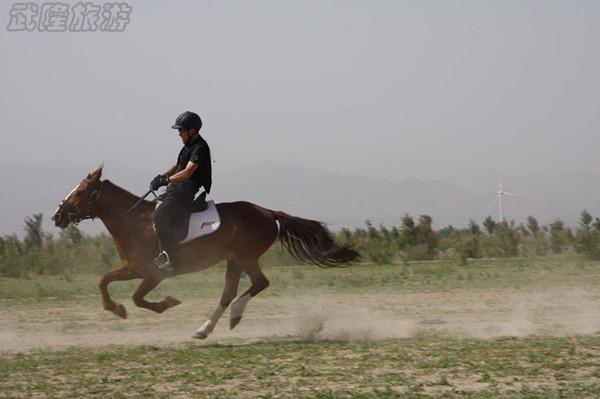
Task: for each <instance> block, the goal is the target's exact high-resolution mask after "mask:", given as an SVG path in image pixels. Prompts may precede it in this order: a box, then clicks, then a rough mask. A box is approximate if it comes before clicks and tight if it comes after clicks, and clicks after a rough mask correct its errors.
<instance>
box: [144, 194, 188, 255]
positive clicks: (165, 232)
mask: <svg viewBox="0 0 600 399" xmlns="http://www.w3.org/2000/svg"><path fill="white" fill-rule="evenodd" d="M193 200H194V193H192V192H188V191H183V190H167V192H166V193H165V194H164V195H163V196H162V197H161V203H160V205H159V206H158V207H157V208H156V210H155V211H154V226H155V227H156V233H157V236H158V241H159V247H160V250H162V251H166V252H167V253H168V254H169V257H173V256H176V253H177V249H178V247H179V242H180V241H181V240H183V239H184V238H185V236H186V234H187V228H186V227H187V223H186V219H187V218H188V217H189V212H190V206H191V204H192V201H193Z"/></svg>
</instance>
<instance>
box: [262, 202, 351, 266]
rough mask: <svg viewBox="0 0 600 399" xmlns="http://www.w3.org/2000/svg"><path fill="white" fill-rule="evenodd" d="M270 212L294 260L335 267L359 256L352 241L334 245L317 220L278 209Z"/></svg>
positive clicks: (282, 241) (283, 242) (329, 235)
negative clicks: (292, 214)
mask: <svg viewBox="0 0 600 399" xmlns="http://www.w3.org/2000/svg"><path fill="white" fill-rule="evenodd" d="M270 212H271V213H272V214H273V216H274V217H275V220H277V222H278V223H279V240H280V241H281V243H282V244H283V246H284V247H285V248H286V249H287V250H288V251H289V252H290V253H291V254H292V256H293V257H294V258H296V259H297V260H299V261H301V262H306V263H312V264H313V265H317V266H320V267H335V266H341V265H343V264H348V263H351V262H354V261H356V260H358V259H359V258H360V254H359V253H358V252H356V251H355V250H353V249H352V244H349V243H345V244H342V245H339V244H337V243H336V242H335V240H334V239H333V237H332V236H331V234H330V233H329V232H328V231H327V229H326V228H325V227H324V226H323V224H322V223H321V222H317V221H316V220H309V219H303V218H299V217H296V216H291V215H288V214H287V213H284V212H279V211H270Z"/></svg>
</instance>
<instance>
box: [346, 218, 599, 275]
mask: <svg viewBox="0 0 600 399" xmlns="http://www.w3.org/2000/svg"><path fill="white" fill-rule="evenodd" d="M365 225H366V226H365V227H364V228H357V229H354V230H350V229H343V230H342V231H341V232H340V234H339V236H340V239H342V240H350V241H353V242H355V243H356V245H357V247H358V250H359V251H360V252H361V253H362V254H363V255H364V256H365V257H367V258H368V260H370V261H372V262H375V263H380V264H385V263H393V262H398V261H415V260H434V259H448V258H456V259H458V260H460V261H461V262H462V263H465V262H467V260H468V259H469V258H471V259H477V258H500V257H502V258H505V257H515V256H547V255H553V254H556V255H558V254H569V253H579V254H582V255H584V256H586V257H588V258H589V259H592V260H600V219H599V218H597V217H596V218H594V217H593V216H592V215H591V214H590V213H589V212H588V211H586V210H583V211H582V212H581V215H580V218H579V225H578V227H576V228H575V229H572V228H569V227H567V226H565V224H564V222H563V221H561V220H560V219H556V220H555V221H553V222H552V223H549V224H547V225H540V224H539V223H538V221H537V219H536V218H535V217H533V216H529V217H528V218H527V221H526V222H525V223H520V224H518V225H517V224H516V223H515V222H514V221H510V222H508V221H502V222H497V221H495V220H494V219H492V217H491V216H488V217H487V218H485V219H484V220H483V221H482V223H481V224H478V223H477V222H475V221H473V220H470V221H469V223H468V225H467V227H465V228H456V227H453V226H446V227H444V228H442V229H439V230H437V231H436V230H434V229H433V220H432V218H431V217H430V216H428V215H420V216H419V217H418V219H416V220H415V219H414V218H413V217H412V216H411V215H408V214H406V215H404V216H403V217H402V220H401V224H400V226H398V227H392V228H386V227H385V226H382V225H380V226H379V227H375V226H373V225H372V224H371V223H370V222H369V221H366V222H365Z"/></svg>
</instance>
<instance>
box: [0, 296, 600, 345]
mask: <svg viewBox="0 0 600 399" xmlns="http://www.w3.org/2000/svg"><path fill="white" fill-rule="evenodd" d="M212 304H213V302H212V301H206V300H188V301H185V302H184V303H183V304H182V305H180V306H177V307H176V308H173V309H171V310H169V311H168V312H166V313H164V314H161V315H157V314H154V313H152V312H149V311H146V310H142V309H138V308H136V307H134V306H133V305H132V304H131V303H127V302H125V303H124V305H126V306H127V308H128V311H129V318H128V319H127V320H121V319H119V318H117V317H116V316H114V315H112V314H111V313H109V312H106V311H104V310H102V308H101V307H100V306H99V305H98V304H97V303H96V301H90V302H89V303H88V302H86V303H78V304H74V303H65V302H62V303H52V302H48V303H39V304H36V305H35V306H32V305H27V304H15V305H11V306H10V307H9V308H10V311H8V308H5V309H6V310H7V311H3V312H0V325H2V328H1V329H0V352H27V351H31V350H38V349H43V350H56V349H64V348H68V347H72V346H74V347H99V346H105V345H111V344H116V345H176V344H185V343H190V342H193V343H196V344H198V345H214V344H231V345H247V344H253V343H256V342H282V341H283V342H320V341H343V342H357V341H377V340H385V339H411V338H415V337H418V336H419V335H420V334H440V335H445V336H452V337H466V338H477V339H494V338H499V337H527V336H530V335H539V336H571V335H589V334H594V333H597V332H599V331H600V295H599V294H598V293H597V292H595V291H594V290H592V289H584V288H580V287H565V286H562V287H559V288H558V287H553V288H546V289H539V290H537V291H535V290H526V289H523V290H519V289H507V288H504V289H501V288H494V289H486V290H481V289H455V290H448V291H444V292H415V293H402V294H399V293H396V294H389V293H388V294H385V293H380V294H349V293H344V294H333V293H325V294H322V295H319V296H308V295H306V296H297V297H284V298H282V297H277V296H268V295H264V296H262V297H261V296H258V297H257V298H255V299H253V300H252V301H251V302H250V304H249V305H248V308H247V311H246V313H245V314H244V317H243V319H242V322H241V323H240V325H239V326H238V327H236V328H235V329H234V330H230V329H229V320H228V317H229V315H228V313H226V314H225V315H224V317H223V319H221V321H220V322H219V324H218V325H217V327H216V329H215V331H214V333H213V334H212V335H211V336H209V338H208V339H207V340H205V341H198V340H193V339H192V338H191V335H192V334H193V333H194V331H195V329H196V328H198V327H199V326H200V325H201V324H202V323H203V322H204V321H205V320H206V316H205V315H206V314H209V313H210V310H211V309H212V306H211V305H212Z"/></svg>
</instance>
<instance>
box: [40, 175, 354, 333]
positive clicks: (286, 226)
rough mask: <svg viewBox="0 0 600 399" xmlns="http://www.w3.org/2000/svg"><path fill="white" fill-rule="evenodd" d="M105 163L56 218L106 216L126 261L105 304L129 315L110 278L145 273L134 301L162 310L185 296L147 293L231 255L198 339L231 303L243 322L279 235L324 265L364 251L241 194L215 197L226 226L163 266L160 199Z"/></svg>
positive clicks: (106, 280)
mask: <svg viewBox="0 0 600 399" xmlns="http://www.w3.org/2000/svg"><path fill="white" fill-rule="evenodd" d="M102 168H103V165H100V166H99V167H98V168H96V169H95V170H94V171H92V172H90V173H88V175H87V177H85V178H84V179H83V180H82V181H81V182H80V183H79V184H78V185H77V186H76V187H75V188H74V189H73V190H71V191H70V192H69V193H68V194H67V196H66V197H65V198H64V199H63V200H62V201H61V202H60V204H59V205H58V208H57V209H56V212H55V213H54V215H53V216H52V221H53V222H54V224H55V225H56V226H57V227H59V228H61V229H64V228H66V227H67V226H69V225H70V224H71V223H74V224H77V223H79V222H80V221H82V220H85V219H94V218H99V219H100V220H101V221H102V222H103V223H104V225H105V226H106V229H107V230H108V232H109V233H110V235H111V236H112V238H113V240H114V243H115V247H116V250H117V252H118V254H119V257H120V259H121V264H120V266H119V267H117V268H116V269H114V270H112V271H110V272H108V273H106V274H104V275H103V276H102V278H101V279H100V283H99V289H100V294H101V296H102V305H103V307H104V309H105V310H108V311H110V312H112V313H114V314H115V315H117V316H119V317H121V318H123V319H126V318H127V311H126V309H125V307H124V306H123V305H122V304H120V303H116V302H115V301H113V300H112V299H111V297H110V295H109V293H108V285H109V284H110V283H111V282H113V281H124V280H133V279H142V282H141V284H140V285H139V287H138V288H137V290H136V291H135V292H134V294H133V302H134V304H135V305H136V306H138V307H141V308H145V309H149V310H152V311H154V312H156V313H162V312H164V311H165V310H167V309H170V308H172V307H174V306H177V305H179V304H180V303H181V301H179V300H178V299H176V298H174V297H171V296H168V297H166V298H165V299H164V300H162V301H160V302H149V301H146V300H145V299H144V297H145V296H146V294H148V293H149V292H150V291H151V290H152V289H154V288H155V287H156V286H157V285H158V284H159V283H160V282H161V281H162V280H164V279H165V278H168V277H172V276H175V275H181V274H185V273H193V272H197V271H201V270H204V269H207V268H209V267H211V266H214V265H216V264H217V263H219V262H222V261H225V262H226V264H227V267H226V271H225V286H224V288H223V294H222V296H221V299H220V301H219V303H218V304H217V306H216V307H215V309H214V310H213V312H212V314H211V315H210V317H209V318H208V320H206V322H205V323H204V324H202V326H200V328H198V329H197V330H196V332H195V333H194V335H193V337H194V338H199V339H205V338H207V337H208V335H209V334H210V333H212V331H213V330H214V328H215V326H216V324H217V322H218V320H219V319H220V318H221V316H222V315H223V313H224V312H225V310H226V309H227V307H229V305H230V304H231V309H230V329H233V328H235V327H236V326H237V325H238V324H239V323H240V321H241V319H242V316H243V314H244V310H245V308H246V305H247V304H248V302H249V301H250V299H251V298H253V297H255V296H256V295H257V294H258V293H259V292H261V291H263V290H264V289H265V288H267V287H268V286H269V280H268V279H267V277H266V276H265V275H264V274H263V272H262V271H261V268H260V265H259V258H260V256H261V255H262V254H264V253H265V252H266V251H267V250H268V249H269V248H270V247H271V245H273V243H275V242H276V241H277V240H279V241H280V242H281V243H282V245H283V247H284V248H286V249H287V250H288V251H289V252H290V253H291V255H292V256H293V257H294V258H296V259H297V260H298V261H301V262H304V263H311V264H315V265H317V266H321V267H336V266H341V265H346V264H351V263H353V262H355V261H356V260H358V259H359V258H360V254H359V253H358V252H357V251H355V250H354V249H353V245H352V244H351V243H344V244H341V245H340V244H337V243H336V242H335V240H334V238H333V237H332V236H331V234H330V233H329V232H328V231H327V229H326V228H325V227H324V225H323V224H322V223H321V222H318V221H315V220H309V219H303V218H300V217H296V216H291V215H288V214H287V213H284V212H281V211H273V210H270V209H266V208H263V207H261V206H258V205H255V204H252V203H250V202H244V201H238V202H229V203H218V204H216V208H217V210H218V212H219V214H220V217H221V226H220V227H219V228H218V229H217V230H216V231H215V232H213V233H211V234H210V235H207V236H203V237H200V238H197V239H195V240H192V241H189V242H187V243H185V244H183V245H182V246H181V248H180V252H179V253H180V256H179V257H180V261H179V265H178V267H177V268H176V269H175V271H174V272H168V271H163V270H161V269H158V268H157V267H156V266H155V265H154V263H153V258H154V257H155V256H156V253H157V251H158V242H157V238H156V235H155V231H154V226H153V220H154V219H153V217H154V209H155V206H156V200H154V201H146V200H144V199H142V198H139V197H138V196H136V195H134V194H132V193H130V192H129V191H127V190H125V189H123V188H121V187H119V186H117V185H116V184H114V183H112V182H111V181H110V180H107V179H105V180H102V179H101V176H102ZM242 272H245V273H246V274H247V275H248V277H249V278H250V281H251V286H250V288H249V289H248V290H246V291H245V292H244V293H242V294H241V295H240V296H239V297H237V299H236V296H237V293H238V292H237V291H238V285H239V281H240V276H241V274H242ZM234 299H235V301H234ZM232 301H233V302H232Z"/></svg>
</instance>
